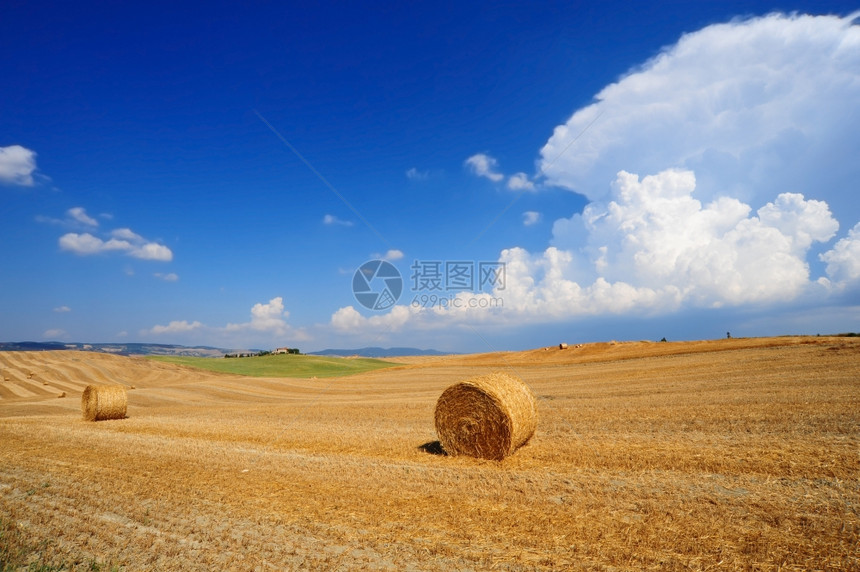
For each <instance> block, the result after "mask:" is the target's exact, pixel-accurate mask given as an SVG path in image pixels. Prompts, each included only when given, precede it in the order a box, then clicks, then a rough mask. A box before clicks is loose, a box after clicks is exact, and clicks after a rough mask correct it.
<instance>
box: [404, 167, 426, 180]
mask: <svg viewBox="0 0 860 572" xmlns="http://www.w3.org/2000/svg"><path fill="white" fill-rule="evenodd" d="M406 178H407V179H409V180H411V181H426V180H427V179H429V178H430V171H419V170H418V169H416V168H415V167H412V168H411V169H409V170H407V171H406Z"/></svg>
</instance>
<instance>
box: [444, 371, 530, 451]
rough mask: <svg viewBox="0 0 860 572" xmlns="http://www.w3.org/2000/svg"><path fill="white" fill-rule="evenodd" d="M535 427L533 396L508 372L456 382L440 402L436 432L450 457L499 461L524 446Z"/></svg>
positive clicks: (524, 385) (520, 381) (445, 392)
mask: <svg viewBox="0 0 860 572" xmlns="http://www.w3.org/2000/svg"><path fill="white" fill-rule="evenodd" d="M535 427H537V404H536V401H535V396H534V394H533V393H532V391H531V389H529V387H528V386H527V385H526V384H525V383H523V381H522V380H520V379H519V378H517V377H514V376H511V375H508V374H506V373H502V372H496V373H491V374H489V375H482V376H478V377H473V378H470V379H467V380H465V381H461V382H459V383H456V384H454V385H452V386H451V387H449V388H448V389H446V390H445V391H444V392H443V393H442V395H441V396H440V397H439V401H437V402H436V433H437V434H438V435H439V441H440V442H441V443H442V447H443V448H444V449H445V451H446V452H447V453H448V454H449V455H468V456H470V457H478V458H481V459H493V460H496V461H501V460H502V459H504V458H505V457H507V456H508V455H510V454H511V453H513V452H514V451H516V450H517V448H518V447H521V446H523V445H525V444H526V443H527V442H528V440H529V439H531V437H532V435H533V434H534V432H535Z"/></svg>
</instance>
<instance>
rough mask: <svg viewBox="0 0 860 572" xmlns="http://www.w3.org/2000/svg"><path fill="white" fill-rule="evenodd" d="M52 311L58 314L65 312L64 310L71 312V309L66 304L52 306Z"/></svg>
mask: <svg viewBox="0 0 860 572" xmlns="http://www.w3.org/2000/svg"><path fill="white" fill-rule="evenodd" d="M54 311H55V312H57V313H58V314H65V313H66V312H71V311H72V309H71V308H69V307H68V306H57V307H56V308H54Z"/></svg>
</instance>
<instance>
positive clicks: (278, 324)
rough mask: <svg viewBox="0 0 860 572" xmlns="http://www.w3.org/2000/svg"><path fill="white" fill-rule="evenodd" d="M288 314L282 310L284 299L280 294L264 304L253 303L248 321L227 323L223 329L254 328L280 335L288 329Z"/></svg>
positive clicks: (233, 330) (258, 330) (239, 329)
mask: <svg viewBox="0 0 860 572" xmlns="http://www.w3.org/2000/svg"><path fill="white" fill-rule="evenodd" d="M289 315H290V313H289V312H287V311H286V310H284V299H283V298H282V297H281V296H277V297H275V298H272V299H271V300H269V302H268V303H266V304H263V303H257V304H254V306H253V307H252V308H251V321H250V322H245V323H243V324H227V326H226V327H225V328H224V329H225V331H228V332H236V331H241V330H254V331H257V332H267V333H271V334H276V335H279V336H282V335H285V334H286V333H287V332H288V331H290V327H289V325H288V324H287V317H289Z"/></svg>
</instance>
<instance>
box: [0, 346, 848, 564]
mask: <svg viewBox="0 0 860 572" xmlns="http://www.w3.org/2000/svg"><path fill="white" fill-rule="evenodd" d="M397 361H399V362H400V364H401V365H399V366H397V367H394V368H388V369H380V370H376V371H372V372H366V373H362V374H359V375H352V376H348V377H335V378H325V379H322V378H320V379H312V378H305V379H299V378H266V377H243V376H236V375H229V374H219V373H214V372H205V371H200V370H194V369H190V368H185V367H181V366H177V365H173V364H166V363H158V362H153V361H150V360H144V359H142V358H126V357H120V356H112V355H106V354H95V353H82V352H38V353H37V352H33V353H28V352H8V353H3V352H0V562H3V565H4V566H0V569H3V568H4V567H5V569H13V570H14V569H17V568H19V567H20V568H23V569H27V568H26V567H27V566H28V565H29V564H30V563H35V564H36V565H39V566H42V568H40V569H43V570H48V569H78V570H90V569H94V568H96V567H98V568H101V569H105V570H108V569H112V568H113V569H122V570H215V569H218V570H230V569H234V570H359V569H368V570H858V569H860V545H858V543H860V517H858V507H860V339H857V338H836V337H820V338H819V337H808V338H807V337H786V338H757V339H731V340H714V341H702V342H678V343H649V342H623V343H599V344H585V345H582V346H581V347H570V348H568V349H566V350H559V349H558V348H550V349H543V348H541V349H537V350H532V351H527V352H518V353H494V354H480V355H469V356H453V357H439V358H415V359H409V358H401V359H398V360H397ZM499 370H501V371H507V372H509V373H514V374H516V375H518V376H519V377H521V378H522V379H523V380H524V381H526V382H527V383H528V384H529V385H530V387H531V388H532V390H533V391H534V393H535V394H536V395H537V396H538V411H539V415H540V419H539V422H538V428H537V432H536V433H535V435H534V437H533V438H532V440H531V441H530V442H529V443H528V444H527V445H526V446H524V447H523V448H521V449H519V450H518V451H517V452H516V453H515V454H514V455H512V456H511V457H508V458H507V459H505V460H504V461H502V462H494V461H480V460H475V459H470V458H462V457H448V456H445V455H442V454H440V451H439V447H438V443H436V442H435V440H436V438H437V437H436V434H435V429H434V426H433V409H434V406H435V403H436V399H437V398H438V397H439V395H440V394H441V392H442V391H443V390H444V389H445V388H446V387H447V386H448V385H450V384H452V383H454V382H456V381H459V380H461V379H464V378H466V377H470V376H473V375H478V374H483V373H487V372H490V371H499ZM88 383H121V384H123V385H125V386H126V387H128V388H130V389H129V391H128V399H129V406H128V418H127V419H123V420H116V421H102V422H97V423H91V422H85V421H83V420H82V419H81V414H80V395H81V391H82V390H83V388H84V387H85V386H86V385H87V384H88ZM132 386H134V389H131V387H132ZM61 392H65V393H66V397H64V398H58V397H57V396H58V395H59V394H60V393H61Z"/></svg>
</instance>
